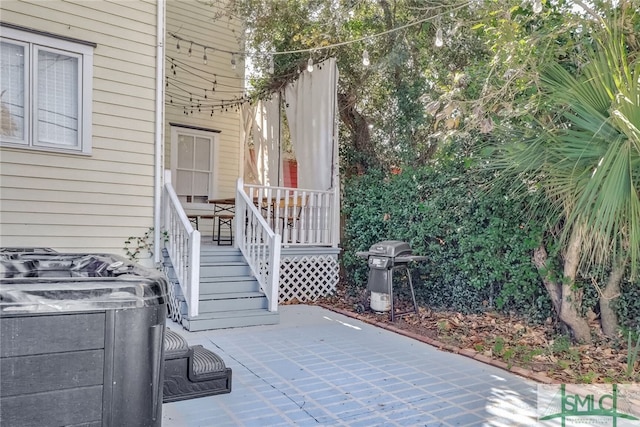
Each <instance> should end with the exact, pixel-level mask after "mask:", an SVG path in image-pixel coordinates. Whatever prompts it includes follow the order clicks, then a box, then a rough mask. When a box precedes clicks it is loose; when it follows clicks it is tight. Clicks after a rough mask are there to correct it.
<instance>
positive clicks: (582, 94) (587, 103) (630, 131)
mask: <svg viewBox="0 0 640 427" xmlns="http://www.w3.org/2000/svg"><path fill="white" fill-rule="evenodd" d="M619 27H620V25H619V24H618V23H617V22H616V21H613V22H611V23H610V25H609V26H607V27H605V30H604V31H603V32H602V33H600V34H599V35H598V38H597V40H598V42H599V48H597V49H593V47H591V46H585V51H586V52H588V54H587V56H586V57H587V59H588V62H587V63H586V64H584V66H583V67H582V69H581V70H580V73H579V74H578V76H576V75H575V74H574V73H572V72H571V71H568V70H567V69H566V68H565V67H564V66H563V65H561V64H559V63H550V64H549V65H548V66H547V67H546V68H545V69H544V73H543V83H544V85H545V89H546V96H547V97H548V98H549V99H550V100H552V101H553V102H554V103H555V105H556V110H557V111H558V112H559V114H558V115H557V117H556V118H555V120H554V122H547V123H543V122H538V126H536V128H535V129H534V130H533V131H532V129H531V127H530V126H529V127H525V128H522V129H516V130H514V129H513V128H511V127H510V128H508V129H506V131H507V132H508V133H509V134H511V135H514V134H516V135H519V136H520V137H521V138H520V139H512V140H511V142H509V143H508V144H503V145H501V146H500V149H501V150H502V152H501V153H500V156H499V160H498V161H497V162H496V165H497V167H498V168H501V169H504V170H507V171H509V172H511V173H507V174H505V175H504V179H505V180H509V181H512V180H513V178H514V174H515V176H516V177H520V178H519V179H518V178H516V181H517V182H518V181H519V182H522V177H525V179H530V180H531V181H532V182H533V185H536V186H539V187H541V188H542V189H544V191H545V193H546V194H547V196H548V199H549V200H550V201H551V202H552V203H553V205H554V206H555V215H556V217H555V219H556V220H560V221H562V230H563V233H562V237H563V239H564V243H565V244H566V243H567V240H568V239H569V236H570V235H571V233H572V231H574V230H576V229H579V230H580V233H581V237H582V241H583V246H582V253H581V255H582V261H583V264H584V265H589V264H591V263H595V264H606V263H607V262H610V261H611V260H612V259H617V258H619V257H627V256H628V257H629V259H630V264H631V267H632V274H637V272H638V267H640V264H639V263H640V131H639V130H638V129H640V62H638V61H637V60H636V62H635V63H632V62H630V61H629V57H628V55H627V52H626V48H625V45H624V39H623V37H622V34H621V33H620V28H619ZM529 185H532V184H529ZM524 190H525V191H526V188H524ZM551 215H554V213H551ZM549 219H550V220H552V219H554V218H553V217H552V216H549Z"/></svg>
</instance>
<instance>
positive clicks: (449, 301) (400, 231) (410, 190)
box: [342, 140, 550, 321]
mask: <svg viewBox="0 0 640 427" xmlns="http://www.w3.org/2000/svg"><path fill="white" fill-rule="evenodd" d="M455 144H458V146H456V147H454V145H455ZM464 144H465V141H463V140H460V141H455V142H452V144H451V147H450V148H449V150H448V151H447V152H444V153H443V154H442V155H441V156H439V157H437V158H436V159H434V161H433V162H431V163H430V164H429V165H427V166H424V167H420V168H414V169H406V170H403V171H402V172H401V173H400V174H398V175H389V176H386V175H384V174H383V173H381V172H372V173H369V174H367V175H364V176H359V177H354V178H352V179H350V180H349V181H348V182H347V184H346V185H345V195H344V202H343V203H344V207H343V213H344V216H345V219H346V224H345V241H344V255H343V260H342V261H343V266H344V269H345V273H346V277H347V280H348V283H349V285H350V286H352V287H362V286H364V285H365V284H366V279H367V267H366V263H365V262H364V261H363V260H362V259H359V258H357V257H356V256H355V252H356V251H362V250H367V249H368V248H369V247H370V246H371V245H372V244H373V243H375V242H377V241H381V240H403V241H407V242H409V243H410V244H411V247H412V249H413V251H414V253H416V254H421V255H426V256H427V257H428V261H427V262H426V263H420V264H418V265H416V267H415V269H417V270H418V274H419V276H420V280H419V281H417V284H416V294H417V296H418V298H419V299H420V300H421V301H422V302H423V303H426V304H427V305H428V306H430V307H438V308H446V309H454V310H458V311H462V312H478V311H482V310H487V309H493V308H496V309H499V310H502V311H507V312H508V311H516V312H519V313H520V314H526V315H528V316H529V317H530V318H532V319H535V320H537V321H541V320H544V319H545V318H546V317H547V316H549V313H550V312H549V309H550V305H549V300H548V298H547V296H546V295H545V292H544V288H543V287H542V285H541V283H540V278H539V276H538V274H537V272H536V270H535V269H534V268H533V266H532V264H531V253H532V250H533V248H535V247H537V245H539V241H540V239H541V229H542V227H541V224H539V223H537V222H536V221H537V219H536V218H533V217H532V218H528V219H527V221H523V220H522V212H523V206H524V205H523V203H524V201H523V200H518V199H513V198H511V197H509V195H508V193H506V192H505V193H502V194H497V193H496V192H488V191H486V185H487V182H488V181H489V180H490V179H491V173H490V172H489V171H487V170H483V168H482V167H480V166H478V165H473V162H472V161H471V160H472V158H470V157H463V156H459V155H457V154H456V151H457V150H460V149H461V147H460V145H464Z"/></svg>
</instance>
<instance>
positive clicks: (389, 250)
mask: <svg viewBox="0 0 640 427" xmlns="http://www.w3.org/2000/svg"><path fill="white" fill-rule="evenodd" d="M369 255H381V256H387V257H393V258H395V257H398V256H402V255H405V256H406V255H411V246H409V243H407V242H402V241H400V240H384V241H382V242H378V243H375V244H374V245H372V246H371V247H370V248H369Z"/></svg>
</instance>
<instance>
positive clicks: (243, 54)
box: [169, 0, 539, 64]
mask: <svg viewBox="0 0 640 427" xmlns="http://www.w3.org/2000/svg"><path fill="white" fill-rule="evenodd" d="M533 1H539V0H533ZM472 3H473V0H471V1H466V2H463V3H461V4H459V5H458V6H455V7H452V8H451V9H447V10H446V11H445V12H440V13H437V14H435V15H432V16H429V17H427V18H422V19H418V20H416V21H412V22H409V23H407V24H404V25H401V26H399V27H395V28H391V29H389V30H386V31H382V32H380V33H376V34H371V35H368V36H363V37H359V38H357V39H352V40H345V41H342V42H338V43H333V44H329V45H326V46H321V47H312V48H305V49H293V50H286V51H276V52H269V53H266V55H273V56H275V55H287V54H292V53H313V52H316V51H323V50H329V49H332V48H335V47H340V46H345V45H349V44H353V43H358V42H361V41H364V40H370V39H374V38H377V37H381V36H384V35H387V34H391V33H394V32H396V31H400V30H404V29H405V28H409V27H413V26H415V25H420V24H423V23H425V22H429V21H434V20H436V19H439V18H440V17H441V16H445V15H448V14H450V13H452V12H454V11H457V10H460V9H463V8H465V7H466V6H468V5H470V4H472ZM169 35H170V36H171V37H173V38H174V39H176V40H178V42H180V41H182V42H184V43H192V44H193V45H195V46H198V47H200V48H202V49H203V50H204V49H207V50H211V51H218V52H223V53H227V54H229V55H232V64H233V62H234V61H235V57H236V56H239V57H247V56H249V57H255V56H264V55H265V53H261V54H257V53H255V52H248V51H232V50H225V49H220V48H217V47H213V46H209V45H205V44H202V43H199V42H197V41H193V40H187V39H185V38H184V37H182V36H180V35H179V34H177V33H175V32H171V31H170V32H169Z"/></svg>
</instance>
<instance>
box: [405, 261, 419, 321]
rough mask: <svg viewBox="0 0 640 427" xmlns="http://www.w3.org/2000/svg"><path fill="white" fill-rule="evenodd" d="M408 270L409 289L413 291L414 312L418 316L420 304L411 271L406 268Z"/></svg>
mask: <svg viewBox="0 0 640 427" xmlns="http://www.w3.org/2000/svg"><path fill="white" fill-rule="evenodd" d="M405 269H406V270H407V278H408V279H409V288H410V289H411V299H412V300H413V310H414V311H415V312H416V314H418V304H417V303H416V293H415V292H414V291H413V281H412V280H411V271H409V267H408V266H405Z"/></svg>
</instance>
